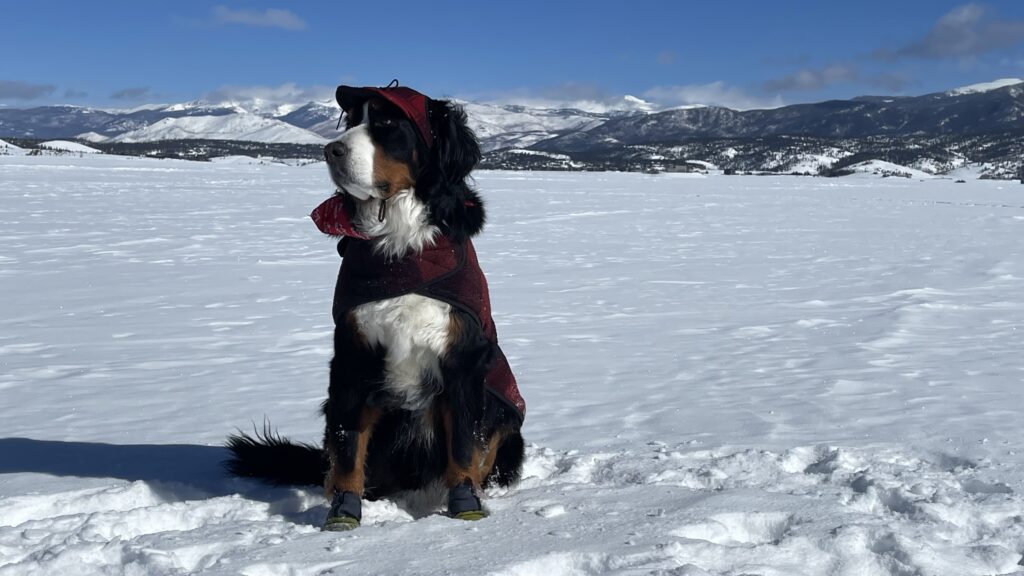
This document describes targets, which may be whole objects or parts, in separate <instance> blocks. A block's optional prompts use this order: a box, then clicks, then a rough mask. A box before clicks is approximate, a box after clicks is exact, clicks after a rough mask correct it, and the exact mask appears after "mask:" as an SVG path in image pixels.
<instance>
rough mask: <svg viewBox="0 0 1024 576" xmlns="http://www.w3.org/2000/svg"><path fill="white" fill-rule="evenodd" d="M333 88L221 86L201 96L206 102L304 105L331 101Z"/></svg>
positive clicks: (289, 84)
mask: <svg viewBox="0 0 1024 576" xmlns="http://www.w3.org/2000/svg"><path fill="white" fill-rule="evenodd" d="M334 90H335V87H334V86H299V85H297V84H295V83H294V82H288V83H285V84H281V85H279V86H231V85H227V86H221V87H220V88H217V89H216V90H214V91H212V92H207V93H206V94H204V95H203V100H206V101H208V102H251V101H262V102H267V103H271V104H304V103H306V102H309V101H311V100H317V101H324V100H333V98H334Z"/></svg>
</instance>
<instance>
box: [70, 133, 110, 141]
mask: <svg viewBox="0 0 1024 576" xmlns="http://www.w3.org/2000/svg"><path fill="white" fill-rule="evenodd" d="M75 138H78V139H79V140H85V141H87V142H106V141H107V140H110V136H104V135H103V134H100V133H98V132H84V133H82V134H79V135H78V136H75Z"/></svg>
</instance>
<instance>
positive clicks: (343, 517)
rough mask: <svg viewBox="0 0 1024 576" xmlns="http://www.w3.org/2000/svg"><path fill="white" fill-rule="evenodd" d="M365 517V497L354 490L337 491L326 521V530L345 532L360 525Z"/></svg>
mask: <svg viewBox="0 0 1024 576" xmlns="http://www.w3.org/2000/svg"><path fill="white" fill-rule="evenodd" d="M362 519H363V499H362V498H360V497H359V495H358V494H356V493H354V492H335V493H334V501H333V502H331V510H330V512H328V513H327V520H326V521H324V530H326V531H329V532H344V531H345V530H351V529H353V528H356V527H358V526H359V521H360V520H362Z"/></svg>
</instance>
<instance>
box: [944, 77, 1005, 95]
mask: <svg viewBox="0 0 1024 576" xmlns="http://www.w3.org/2000/svg"><path fill="white" fill-rule="evenodd" d="M1021 83H1024V79H1022V78H1000V79H999V80H993V81H992V82H982V83H980V84H971V85H970V86H961V87H960V88H954V89H953V90H950V91H949V92H946V94H949V95H950V96H960V95H963V94H975V93H978V92H991V91H992V90H998V89H1000V88H1005V87H1007V86H1013V85H1015V84H1021Z"/></svg>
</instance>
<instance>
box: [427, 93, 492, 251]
mask: <svg viewBox="0 0 1024 576" xmlns="http://www.w3.org/2000/svg"><path fill="white" fill-rule="evenodd" d="M428 106H429V107H430V113H429V118H430V127H431V130H432V131H433V135H434V147H433V149H432V150H431V151H430V153H429V154H430V161H429V162H427V165H426V166H425V167H424V172H423V175H422V176H421V177H420V179H419V181H418V182H417V186H416V189H417V194H418V195H420V197H421V198H422V199H423V201H424V202H425V203H426V204H427V206H428V207H429V209H430V215H431V218H432V220H433V221H434V222H433V223H434V224H435V225H436V226H438V227H440V228H441V231H442V232H443V233H444V234H446V235H448V236H451V237H452V239H453V240H455V241H456V242H461V241H463V240H465V239H466V238H469V237H472V236H474V235H476V234H477V233H478V232H480V230H481V229H482V228H483V226H484V219H485V214H484V204H483V201H482V200H481V199H480V196H479V195H478V194H477V193H476V191H475V190H473V188H472V187H471V186H470V185H469V183H468V182H466V179H467V178H468V177H469V174H470V172H472V171H473V168H475V167H476V165H477V164H478V163H479V162H480V144H479V143H478V142H477V140H476V135H475V134H473V130H472V129H470V127H469V124H468V123H467V122H466V112H465V111H464V110H463V109H462V107H461V106H459V105H457V104H454V103H452V102H449V101H447V100H431V101H430V102H429V104H428Z"/></svg>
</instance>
